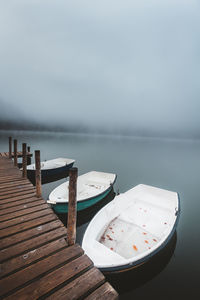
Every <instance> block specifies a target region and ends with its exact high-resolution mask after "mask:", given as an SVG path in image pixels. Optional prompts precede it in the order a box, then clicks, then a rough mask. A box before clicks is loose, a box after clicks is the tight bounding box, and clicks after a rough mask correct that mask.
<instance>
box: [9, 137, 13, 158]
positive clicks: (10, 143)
mask: <svg viewBox="0 0 200 300" xmlns="http://www.w3.org/2000/svg"><path fill="white" fill-rule="evenodd" d="M9 158H12V137H11V136H9Z"/></svg>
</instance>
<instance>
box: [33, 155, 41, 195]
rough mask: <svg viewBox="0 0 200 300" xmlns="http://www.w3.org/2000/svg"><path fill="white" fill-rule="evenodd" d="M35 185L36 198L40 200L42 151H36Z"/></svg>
mask: <svg viewBox="0 0 200 300" xmlns="http://www.w3.org/2000/svg"><path fill="white" fill-rule="evenodd" d="M35 185H36V196H37V197H38V198H39V197H41V196H42V185H41V167H40V150H35Z"/></svg>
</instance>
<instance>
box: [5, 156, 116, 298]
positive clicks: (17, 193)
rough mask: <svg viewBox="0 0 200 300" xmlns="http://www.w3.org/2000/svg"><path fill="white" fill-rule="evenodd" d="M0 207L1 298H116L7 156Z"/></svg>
mask: <svg viewBox="0 0 200 300" xmlns="http://www.w3.org/2000/svg"><path fill="white" fill-rule="evenodd" d="M19 155H21V154H19ZM0 208H1V209H0V287H1V288H0V299H15V300H16V299H29V300H30V299H59V300H60V299H65V300H66V299H68V300H72V299H87V300H95V299H96V300H97V299H110V300H113V299H117V298H118V294H117V292H116V291H115V290H114V289H113V288H112V286H111V285H110V284H109V283H108V282H106V280H105V277H104V275H103V274H102V273H101V272H100V271H99V270H98V269H97V268H95V267H94V266H93V263H92V261H91V260H90V259H89V258H88V257H87V256H86V255H85V254H84V251H83V249H82V248H81V247H80V246H79V245H78V244H73V245H71V246H69V243H68V241H67V229H66V228H65V227H64V225H63V224H62V222H61V221H60V220H59V219H58V218H57V216H56V215H55V214H54V212H53V210H52V209H51V208H50V207H49V205H48V204H47V203H46V201H45V200H44V199H42V197H38V195H37V193H36V188H35V187H34V186H33V185H32V184H31V183H30V182H29V180H28V179H26V178H24V177H22V171H20V170H19V168H18V167H17V166H14V164H13V161H12V159H11V158H9V154H8V155H7V154H5V152H4V153H0Z"/></svg>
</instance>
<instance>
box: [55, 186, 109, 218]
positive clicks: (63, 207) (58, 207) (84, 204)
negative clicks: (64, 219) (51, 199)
mask: <svg viewBox="0 0 200 300" xmlns="http://www.w3.org/2000/svg"><path fill="white" fill-rule="evenodd" d="M111 190H112V186H111V187H109V188H108V189H107V190H106V191H105V192H104V193H102V194H101V195H98V196H96V197H94V198H90V199H88V200H85V201H78V202H77V211H82V210H84V209H86V208H88V207H91V206H93V205H95V204H96V203H98V202H99V201H101V200H103V199H104V198H105V197H106V196H107V195H108V194H109V193H110V191H111ZM52 208H53V210H54V211H55V212H56V213H58V214H66V213H68V203H67V202H66V203H57V204H55V205H52Z"/></svg>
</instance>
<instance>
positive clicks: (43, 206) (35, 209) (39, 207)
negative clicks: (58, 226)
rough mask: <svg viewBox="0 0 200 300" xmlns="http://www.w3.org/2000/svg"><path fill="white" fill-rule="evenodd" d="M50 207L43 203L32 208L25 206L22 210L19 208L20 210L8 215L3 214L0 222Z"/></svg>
mask: <svg viewBox="0 0 200 300" xmlns="http://www.w3.org/2000/svg"><path fill="white" fill-rule="evenodd" d="M48 207H49V205H48V204H41V205H37V206H34V207H31V208H25V209H23V210H21V211H20V210H19V211H16V212H13V213H10V214H8V215H3V216H1V218H0V222H4V221H7V220H10V219H13V218H16V217H19V216H23V215H26V214H31V213H33V212H36V211H38V210H43V209H45V208H48Z"/></svg>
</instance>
